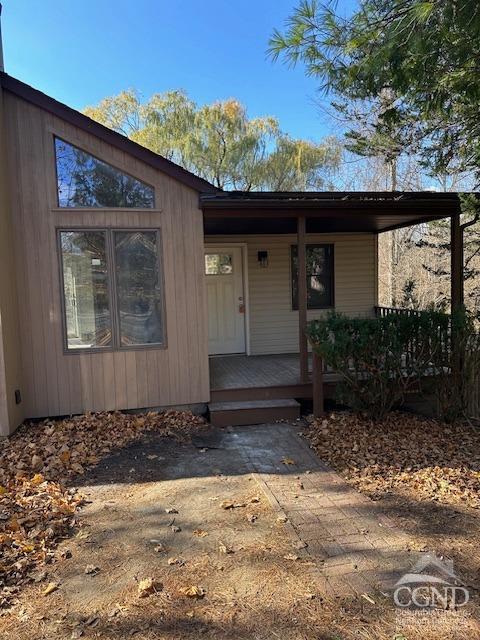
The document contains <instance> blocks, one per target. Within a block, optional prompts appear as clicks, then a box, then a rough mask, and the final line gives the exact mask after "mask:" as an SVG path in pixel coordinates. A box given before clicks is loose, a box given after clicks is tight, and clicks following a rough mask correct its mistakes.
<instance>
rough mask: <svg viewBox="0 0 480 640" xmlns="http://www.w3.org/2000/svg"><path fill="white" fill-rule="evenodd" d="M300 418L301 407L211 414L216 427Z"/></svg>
mask: <svg viewBox="0 0 480 640" xmlns="http://www.w3.org/2000/svg"><path fill="white" fill-rule="evenodd" d="M299 417H300V407H268V408H267V407H265V408H255V409H234V410H225V411H211V412H210V422H211V423H212V424H213V425H214V426H215V427H230V426H241V425H248V424H264V423H268V422H275V421H276V420H296V419H297V418H299Z"/></svg>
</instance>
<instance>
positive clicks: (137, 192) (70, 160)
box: [55, 138, 155, 209]
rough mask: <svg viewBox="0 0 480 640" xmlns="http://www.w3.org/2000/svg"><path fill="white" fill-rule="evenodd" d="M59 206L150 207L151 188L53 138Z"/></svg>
mask: <svg viewBox="0 0 480 640" xmlns="http://www.w3.org/2000/svg"><path fill="white" fill-rule="evenodd" d="M55 158H56V163H57V189H58V206H59V207H87V208H88V207H99V208H104V209H107V208H108V209H110V208H115V207H117V208H118V207H120V208H135V209H153V207H154V206H155V193H154V189H153V187H151V186H150V185H148V184H145V182H142V181H141V180H138V179H137V178H133V177H132V176H129V175H128V174H126V173H123V172H122V171H120V170H119V169H116V168H115V167H112V165H110V164H107V163H106V162H104V161H103V160H99V159H98V158H95V156H92V155H90V154H89V153H86V152H85V151H83V150H82V149H79V148H78V147H75V146H74V145H72V144H70V143H68V142H65V140H61V139H60V138H55Z"/></svg>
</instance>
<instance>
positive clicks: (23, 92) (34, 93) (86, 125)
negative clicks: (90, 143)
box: [0, 71, 221, 194]
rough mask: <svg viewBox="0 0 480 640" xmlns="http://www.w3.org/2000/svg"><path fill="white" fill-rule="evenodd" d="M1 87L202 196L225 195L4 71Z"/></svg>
mask: <svg viewBox="0 0 480 640" xmlns="http://www.w3.org/2000/svg"><path fill="white" fill-rule="evenodd" d="M0 84H1V86H2V87H3V89H5V90H6V91H9V92H10V93H13V94H14V95H16V96H17V97H19V98H22V99H23V100H26V101H27V102H30V103H31V104H34V105H35V106H37V107H39V108H40V109H43V110H45V111H48V112H49V113H51V114H53V115H54V116H57V117H58V118H61V119H62V120H65V121H66V122H68V123H69V124H71V125H73V126H75V127H78V128H79V129H83V131H86V132H87V133H90V134H91V135H93V136H96V137H97V138H100V139H101V140H103V141H104V142H106V143H107V144H111V145H112V146H113V147H116V148H117V149H120V151H123V152H125V153H128V154H129V155H131V156H134V157H135V158H137V160H140V161H141V162H144V163H145V164H148V165H150V166H151V167H153V168H154V169H157V170H158V171H161V172H162V173H164V174H166V175H168V176H170V177H171V178H174V179H175V180H178V181H179V182H181V183H183V184H185V185H186V186H187V187H190V188H191V189H194V190H195V191H197V192H199V193H208V194H215V193H220V192H221V190H220V189H218V188H217V187H215V186H214V185H213V184H211V183H210V182H208V181H207V180H204V179H203V178H199V177H198V176H196V175H195V174H194V173H191V172H190V171H187V169H184V168H183V167H181V166H180V165H178V164H175V162H172V161H171V160H167V158H164V157H163V156H160V155H159V154H158V153H154V152H153V151H150V149H147V148H146V147H142V145H140V144H138V143H137V142H134V141H133V140H130V139H129V138H127V137H126V136H124V135H122V134H121V133H118V132H117V131H113V129H109V128H108V127H105V126H104V125H103V124H100V123H99V122H96V121H95V120H92V119H91V118H89V117H88V116H86V115H84V114H83V113H81V112H80V111H77V110H76V109H72V107H69V106H67V105H66V104H63V103H62V102H58V100H55V99H54V98H51V97H50V96H48V95H47V94H45V93H42V92H41V91H39V90H38V89H34V88H33V87H31V86H30V85H28V84H25V83H24V82H22V81H21V80H18V79H17V78H14V77H13V76H10V75H8V74H7V73H5V72H3V71H0Z"/></svg>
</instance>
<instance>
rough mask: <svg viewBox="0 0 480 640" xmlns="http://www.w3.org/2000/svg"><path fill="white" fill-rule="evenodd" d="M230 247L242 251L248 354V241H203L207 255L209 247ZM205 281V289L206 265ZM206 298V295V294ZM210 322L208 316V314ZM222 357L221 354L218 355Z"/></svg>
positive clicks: (248, 352)
mask: <svg viewBox="0 0 480 640" xmlns="http://www.w3.org/2000/svg"><path fill="white" fill-rule="evenodd" d="M229 247H231V248H234V249H241V253H242V281H243V303H244V305H245V314H244V315H245V329H244V330H245V354H246V355H247V356H249V355H250V297H249V286H248V245H247V243H246V242H204V243H203V254H204V256H205V252H206V251H208V249H210V248H212V249H216V250H218V249H228V248H229ZM203 264H204V265H205V257H204V259H203ZM203 275H204V278H205V280H204V282H205V290H206V286H207V282H206V276H205V267H204V268H203ZM205 299H206V295H205ZM206 307H207V314H208V305H206ZM207 322H208V316H207ZM207 326H208V324H207ZM215 357H216V356H209V358H215ZM218 357H221V356H218Z"/></svg>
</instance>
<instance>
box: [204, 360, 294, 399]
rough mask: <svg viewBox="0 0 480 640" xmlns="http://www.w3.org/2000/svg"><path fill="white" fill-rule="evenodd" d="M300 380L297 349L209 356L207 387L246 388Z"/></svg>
mask: <svg viewBox="0 0 480 640" xmlns="http://www.w3.org/2000/svg"><path fill="white" fill-rule="evenodd" d="M299 383H300V361H299V357H298V353H284V354H279V355H266V356H245V355H232V356H211V357H210V388H211V389H213V390H217V389H239V388H242V389H247V388H252V387H278V386H283V385H292V384H299Z"/></svg>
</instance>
